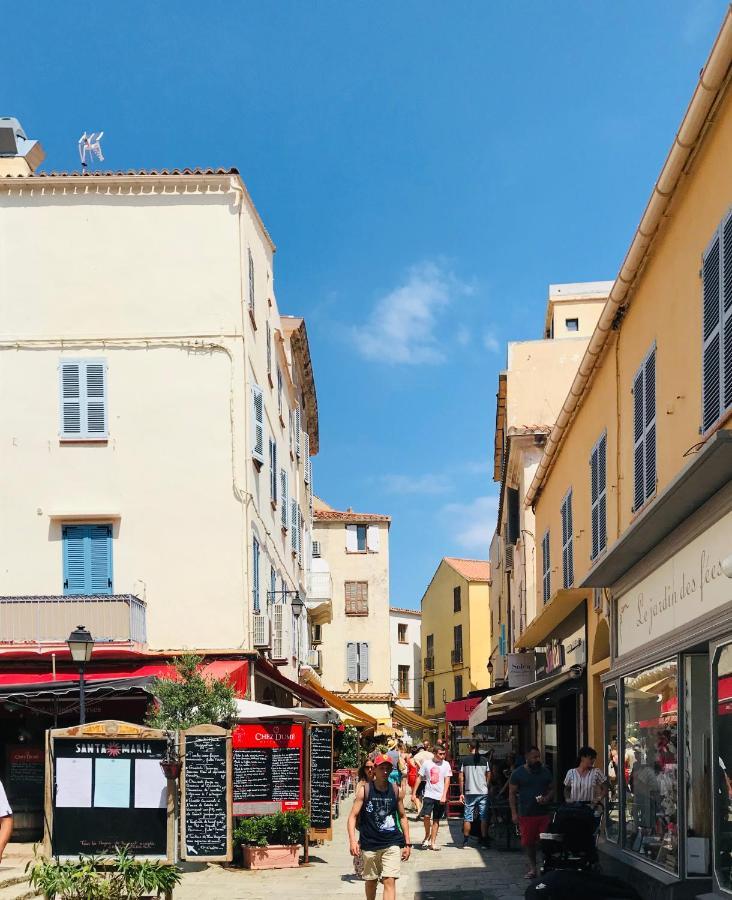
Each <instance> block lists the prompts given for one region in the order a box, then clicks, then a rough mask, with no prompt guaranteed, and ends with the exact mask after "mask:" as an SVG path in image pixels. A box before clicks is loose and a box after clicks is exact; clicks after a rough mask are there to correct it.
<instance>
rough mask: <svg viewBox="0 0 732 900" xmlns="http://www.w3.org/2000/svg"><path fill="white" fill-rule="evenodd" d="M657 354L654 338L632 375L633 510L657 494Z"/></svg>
mask: <svg viewBox="0 0 732 900" xmlns="http://www.w3.org/2000/svg"><path fill="white" fill-rule="evenodd" d="M651 359H653V417H652V418H650V419H649V417H648V398H647V393H648V384H647V382H648V364H649V362H650V361H651ZM656 362H657V357H656V342H655V341H654V342H653V344H652V345H651V347H650V349H649V350H648V351H647V353H646V355H645V356H644V357H643V360H642V361H641V364H640V365H639V366H638V368H637V369H636V371H635V374H634V375H633V387H632V389H631V394H632V396H633V506H632V509H631V512H632V513H633V514H635V513H637V512H639V511H640V510H641V509H643V507H644V506H645V505H646V503H648V501H649V500H651V499H652V498H653V497H654V496H655V494H656V487H657V484H658V433H657V423H658V390H657V384H658V378H657V369H658V367H657V364H656ZM639 387H641V388H642V392H641V395H640V400H639V399H638V388H639ZM639 404H640V410H641V417H642V427H641V431H642V434H641V436H640V437H639V436H638V407H639ZM650 441H652V446H653V479H652V481H653V483H652V485H651V486H649V480H650V479H649V471H648V468H649V466H648V448H649V442H650ZM639 450H640V451H641V453H642V456H641V458H642V462H643V466H642V468H643V472H642V485H641V487H642V490H641V493H642V497H641V498H639V490H638V487H639V485H638V451H639Z"/></svg>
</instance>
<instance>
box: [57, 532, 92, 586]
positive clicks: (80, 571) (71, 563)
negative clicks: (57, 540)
mask: <svg viewBox="0 0 732 900" xmlns="http://www.w3.org/2000/svg"><path fill="white" fill-rule="evenodd" d="M85 535H86V526H85V525H64V527H63V530H62V537H63V551H64V594H86V593H87V590H86V566H85V564H84V559H85Z"/></svg>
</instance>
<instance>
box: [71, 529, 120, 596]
mask: <svg viewBox="0 0 732 900" xmlns="http://www.w3.org/2000/svg"><path fill="white" fill-rule="evenodd" d="M71 528H73V529H78V530H80V531H82V532H83V538H82V540H83V541H84V549H83V553H84V582H85V586H84V592H83V593H79V592H78V591H73V590H71V589H70V588H69V558H68V553H69V544H68V542H67V538H68V535H67V531H68V530H69V529H71ZM93 528H106V529H107V535H106V544H107V563H108V565H107V589H102V590H99V589H94V587H93V584H92V579H93V577H94V571H93V568H92V556H91V540H92V535H91V532H92V529H93ZM113 541H114V525H113V523H112V522H63V523H62V525H61V554H62V587H63V591H62V593H63V596H64V597H111V596H113V595H114V553H113V551H114V543H113ZM87 566H88V567H87Z"/></svg>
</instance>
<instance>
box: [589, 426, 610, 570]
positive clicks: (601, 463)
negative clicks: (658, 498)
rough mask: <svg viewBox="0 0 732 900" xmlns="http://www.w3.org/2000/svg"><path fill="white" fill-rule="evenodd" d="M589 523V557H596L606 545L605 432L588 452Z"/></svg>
mask: <svg viewBox="0 0 732 900" xmlns="http://www.w3.org/2000/svg"><path fill="white" fill-rule="evenodd" d="M590 524H591V531H592V547H591V558H592V559H597V557H598V556H599V555H600V554H601V553H602V552H603V550H604V549H605V547H606V546H607V434H602V436H601V437H600V440H599V441H598V442H597V443H596V444H595V446H594V447H593V448H592V453H591V454H590Z"/></svg>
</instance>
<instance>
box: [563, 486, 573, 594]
mask: <svg viewBox="0 0 732 900" xmlns="http://www.w3.org/2000/svg"><path fill="white" fill-rule="evenodd" d="M573 584H574V534H573V523H572V489H571V488H570V489H569V490H568V491H567V493H566V495H565V497H564V500H562V586H563V587H564V588H571V587H572V585H573Z"/></svg>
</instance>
